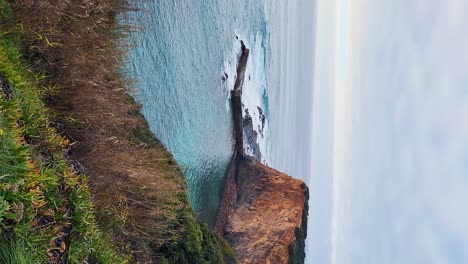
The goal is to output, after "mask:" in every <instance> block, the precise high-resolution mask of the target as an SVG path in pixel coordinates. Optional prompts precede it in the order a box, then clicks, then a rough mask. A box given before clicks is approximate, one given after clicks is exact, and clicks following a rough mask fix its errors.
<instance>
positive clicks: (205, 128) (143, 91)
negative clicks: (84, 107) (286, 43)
mask: <svg viewBox="0 0 468 264" xmlns="http://www.w3.org/2000/svg"><path fill="white" fill-rule="evenodd" d="M138 8H140V9H141V10H143V11H142V12H137V13H133V14H131V16H132V17H130V22H131V23H133V24H136V25H138V26H139V29H138V30H137V31H136V32H135V33H133V34H132V35H131V37H130V41H131V42H132V44H133V48H132V49H131V50H130V54H129V58H128V61H129V64H128V71H129V74H130V75H131V76H132V77H135V78H136V86H137V91H135V97H136V98H137V100H138V101H139V102H140V103H141V104H142V106H143V114H144V115H145V117H146V118H147V120H148V122H149V124H150V127H151V129H152V131H153V132H154V133H155V134H156V136H157V137H158V138H159V139H160V140H161V142H162V143H163V144H164V145H165V146H166V147H167V148H168V150H169V151H170V152H171V153H172V154H173V155H174V157H175V159H176V160H177V162H178V163H179V165H180V166H181V167H182V169H183V172H184V175H185V177H186V180H187V185H188V190H189V193H188V194H189V199H190V201H191V204H192V206H193V208H194V210H195V211H196V212H197V213H198V214H199V218H200V219H201V220H204V221H206V222H208V223H209V224H211V225H213V224H214V221H215V216H216V214H217V210H218V206H219V201H220V195H221V192H222V187H223V186H222V185H223V180H224V179H223V177H224V174H225V171H226V167H227V164H228V162H229V159H230V157H231V154H232V151H233V136H232V120H231V112H230V111H231V110H230V104H229V94H230V93H229V91H230V89H232V87H233V85H234V77H235V69H236V64H237V56H238V54H239V52H240V39H242V40H244V42H245V43H246V45H247V47H249V48H250V49H251V58H250V60H249V65H248V67H247V75H246V76H250V78H249V80H247V79H246V82H245V83H246V84H245V86H244V90H245V96H244V98H245V102H244V103H245V107H246V108H251V109H252V110H250V112H251V113H252V112H253V115H254V120H258V111H257V108H256V106H261V107H262V108H263V109H266V110H265V111H266V112H267V114H268V97H267V93H266V91H267V68H268V60H267V54H268V52H269V35H268V30H267V23H266V18H265V10H264V6H263V1H252V0H225V1H220V0H216V1H215V0H203V1H194V0H160V1H146V2H142V3H139V4H138ZM237 38H239V39H237ZM224 72H226V73H227V74H228V76H229V77H228V79H227V80H226V81H223V80H222V78H221V77H222V76H223V74H224ZM254 122H256V121H254ZM256 125H258V122H257V123H256ZM266 132H267V131H265V133H264V139H263V140H261V148H262V150H263V151H264V152H265V153H267V150H266V146H267V144H266V142H267V141H266V138H267V133H266Z"/></svg>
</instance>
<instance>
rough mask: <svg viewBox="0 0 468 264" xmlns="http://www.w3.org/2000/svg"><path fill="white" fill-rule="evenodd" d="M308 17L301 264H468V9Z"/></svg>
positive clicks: (391, 7) (462, 5) (415, 1)
mask: <svg viewBox="0 0 468 264" xmlns="http://www.w3.org/2000/svg"><path fill="white" fill-rule="evenodd" d="M316 13H317V21H316V23H317V24H316V25H317V29H316V43H315V46H316V52H315V73H314V76H315V80H314V100H313V105H314V111H313V117H314V121H313V143H312V156H313V161H312V163H311V167H312V168H311V170H312V171H313V176H312V178H311V182H309V185H310V186H311V192H312V199H316V200H318V201H321V202H322V203H321V204H317V203H312V204H314V205H313V208H312V210H311V216H310V217H311V220H312V221H311V229H310V230H311V231H310V233H309V235H310V236H312V237H310V239H309V242H308V245H307V246H308V258H307V263H334V264H335V263H337V264H343V263H356V264H366V263H370V264H374V263H381V264H385V263H389V264H390V263H391V264H394V263H437V264H439V263H440V264H443V263H468V27H467V25H468V1H466V0H444V1H442V0H334V1H333V0H332V1H330V0H318V2H317V10H316ZM327 208H328V209H327ZM322 212H323V213H322ZM314 221H315V222H314Z"/></svg>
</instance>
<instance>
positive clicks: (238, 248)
mask: <svg viewBox="0 0 468 264" xmlns="http://www.w3.org/2000/svg"><path fill="white" fill-rule="evenodd" d="M235 178H236V193H235V195H236V197H235V202H234V204H233V210H232V211H231V213H230V215H229V218H228V220H227V222H226V224H225V227H224V237H225V239H226V240H227V241H228V242H229V243H230V244H231V245H232V246H233V248H234V251H235V252H236V254H237V256H238V258H239V261H240V263H258V264H260V263H303V262H304V258H303V257H304V254H303V251H304V249H303V245H304V239H305V230H306V228H305V224H306V223H305V222H306V218H304V216H307V207H306V206H304V205H305V204H307V200H308V189H307V187H306V185H305V184H304V183H303V182H302V181H300V180H297V179H294V178H292V177H290V176H288V175H286V174H284V173H281V172H279V171H277V170H274V169H272V168H269V167H267V166H265V165H263V164H261V163H260V162H258V161H256V160H255V159H253V158H250V157H245V156H244V157H241V158H239V160H238V166H237V173H236V175H235Z"/></svg>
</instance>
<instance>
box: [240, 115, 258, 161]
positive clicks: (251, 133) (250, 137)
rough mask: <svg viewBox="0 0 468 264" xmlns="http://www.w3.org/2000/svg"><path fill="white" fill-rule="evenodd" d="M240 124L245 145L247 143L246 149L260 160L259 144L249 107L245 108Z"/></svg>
mask: <svg viewBox="0 0 468 264" xmlns="http://www.w3.org/2000/svg"><path fill="white" fill-rule="evenodd" d="M242 126H243V129H244V140H245V142H244V143H245V145H247V147H248V149H249V150H250V151H251V152H252V155H253V157H254V158H256V159H257V160H262V153H261V151H260V145H259V144H258V133H257V131H255V129H254V126H253V120H252V116H251V115H250V113H249V109H245V115H244V118H243V121H242Z"/></svg>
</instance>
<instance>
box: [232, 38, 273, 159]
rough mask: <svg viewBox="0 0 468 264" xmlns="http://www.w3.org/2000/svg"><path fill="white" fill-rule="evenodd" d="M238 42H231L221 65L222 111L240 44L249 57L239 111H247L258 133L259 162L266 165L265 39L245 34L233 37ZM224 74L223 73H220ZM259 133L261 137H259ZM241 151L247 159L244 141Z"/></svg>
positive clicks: (267, 131) (234, 73)
mask: <svg viewBox="0 0 468 264" xmlns="http://www.w3.org/2000/svg"><path fill="white" fill-rule="evenodd" d="M236 35H237V36H238V38H239V39H234V40H233V44H232V50H231V51H230V54H228V56H226V59H225V62H224V71H225V72H226V73H227V74H228V75H229V78H227V80H226V81H225V83H226V86H227V87H228V88H229V89H227V92H226V109H227V110H229V109H230V103H229V102H230V90H231V89H232V88H233V87H234V83H235V77H236V70H237V63H238V60H239V56H240V51H241V43H240V41H241V40H242V41H244V43H245V45H246V47H247V48H248V49H250V56H249V60H248V62H247V68H246V72H245V79H244V86H243V91H242V93H243V94H242V103H243V111H244V113H245V109H248V111H249V114H250V116H251V117H252V122H253V127H254V130H255V131H256V132H257V133H258V137H257V143H258V144H259V147H260V152H261V154H262V162H263V163H265V164H268V163H269V160H270V159H269V157H270V155H269V153H270V147H269V143H268V142H269V126H268V100H267V76H266V73H267V65H266V63H265V62H266V60H265V46H266V45H265V41H266V40H265V39H264V38H263V36H262V34H261V33H260V32H258V33H257V34H255V35H254V34H250V35H249V36H248V37H247V36H246V35H247V34H245V33H237V34H236ZM223 74H224V73H223ZM257 107H260V108H261V109H262V110H263V114H264V115H265V125H264V127H263V131H261V128H262V121H261V119H260V112H259V110H258V108H257ZM260 132H262V133H260ZM244 149H245V152H246V153H247V154H248V155H253V150H252V149H251V148H250V147H249V146H248V145H247V144H246V140H244Z"/></svg>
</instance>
